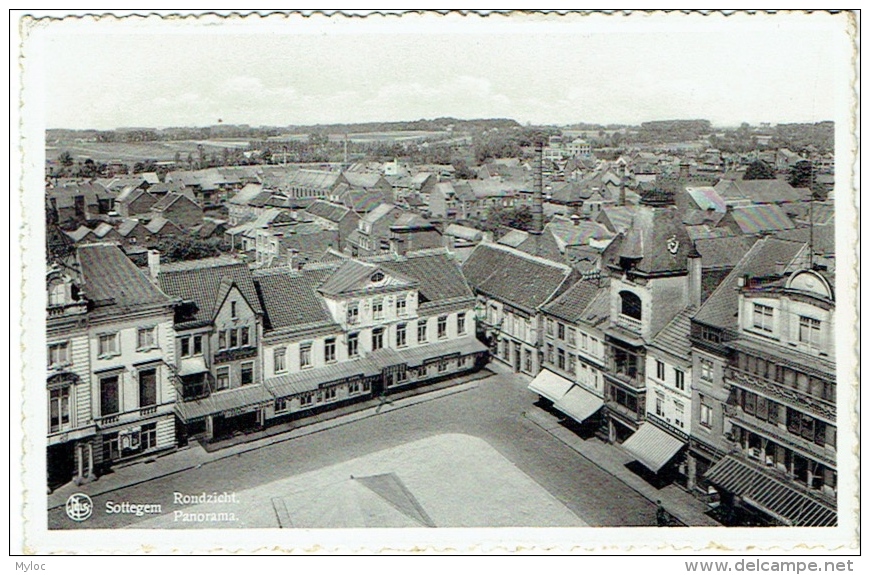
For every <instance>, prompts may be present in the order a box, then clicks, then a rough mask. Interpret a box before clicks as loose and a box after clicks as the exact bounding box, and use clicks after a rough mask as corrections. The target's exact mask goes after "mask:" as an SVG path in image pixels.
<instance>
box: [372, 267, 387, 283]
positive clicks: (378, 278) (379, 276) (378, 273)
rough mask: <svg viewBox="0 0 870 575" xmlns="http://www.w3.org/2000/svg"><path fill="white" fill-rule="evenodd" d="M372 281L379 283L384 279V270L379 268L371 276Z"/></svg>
mask: <svg viewBox="0 0 870 575" xmlns="http://www.w3.org/2000/svg"><path fill="white" fill-rule="evenodd" d="M369 279H370V280H371V282H372V283H378V282H382V281H384V272H382V271H380V270H378V271H376V272H375V273H373V274H372V275H371V277H370V278H369Z"/></svg>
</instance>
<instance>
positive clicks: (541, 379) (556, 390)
mask: <svg viewBox="0 0 870 575" xmlns="http://www.w3.org/2000/svg"><path fill="white" fill-rule="evenodd" d="M573 385H574V384H573V383H572V382H571V381H570V380H568V379H565V378H564V377H562V376H561V375H558V374H556V373H553V372H552V371H550V370H549V369H542V370H541V373H539V374H538V375H536V376H535V379H533V380H532V383H530V384H529V389H530V390H531V391H533V392H535V393H537V394H538V395H540V396H542V397H546V398H547V399H549V400H550V401H552V402H553V403H556V402H557V401H559V400H560V399H562V398H563V397H565V394H566V393H568V390H569V389H571V387H573Z"/></svg>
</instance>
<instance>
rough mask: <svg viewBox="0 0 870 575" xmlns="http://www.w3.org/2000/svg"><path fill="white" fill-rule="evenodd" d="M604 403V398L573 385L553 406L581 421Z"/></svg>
mask: <svg viewBox="0 0 870 575" xmlns="http://www.w3.org/2000/svg"><path fill="white" fill-rule="evenodd" d="M603 405H604V400H602V399H601V398H600V397H598V396H596V395H595V394H593V393H592V392H591V391H587V390H585V389H583V388H582V387H580V386H577V385H575V386H573V387H571V389H569V390H568V393H566V394H565V395H564V396H563V397H562V398H561V399H560V400H559V401H557V402H555V404H554V405H553V407H555V408H556V409H558V410H559V411H561V412H562V413H564V414H565V415H567V416H568V417H570V418H571V419H573V420H575V421H577V422H578V423H583V422H584V421H586V420H587V419H589V418H590V417H591V416H592V415H593V414H594V413H595V412H596V411H598V410H599V409H601V407H602V406H603Z"/></svg>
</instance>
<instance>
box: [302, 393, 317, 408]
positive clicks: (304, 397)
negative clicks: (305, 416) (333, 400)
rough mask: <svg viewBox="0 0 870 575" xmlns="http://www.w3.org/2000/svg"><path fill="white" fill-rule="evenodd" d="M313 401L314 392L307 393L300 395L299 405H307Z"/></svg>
mask: <svg viewBox="0 0 870 575" xmlns="http://www.w3.org/2000/svg"><path fill="white" fill-rule="evenodd" d="M313 403H314V394H313V393H306V394H304V395H300V396H299V406H300V407H307V406H309V405H311V404H313Z"/></svg>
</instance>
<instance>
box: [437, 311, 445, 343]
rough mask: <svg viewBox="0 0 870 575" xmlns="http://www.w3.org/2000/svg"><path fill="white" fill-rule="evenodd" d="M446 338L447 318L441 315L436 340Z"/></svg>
mask: <svg viewBox="0 0 870 575" xmlns="http://www.w3.org/2000/svg"><path fill="white" fill-rule="evenodd" d="M445 337H447V316H446V315H442V316H441V317H439V318H438V339H444V338H445Z"/></svg>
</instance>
